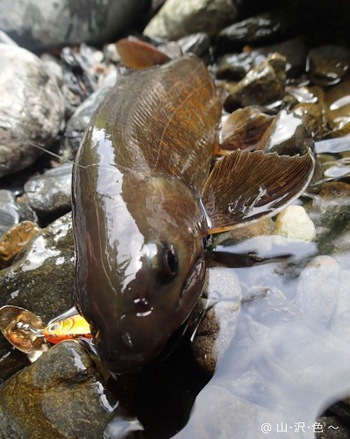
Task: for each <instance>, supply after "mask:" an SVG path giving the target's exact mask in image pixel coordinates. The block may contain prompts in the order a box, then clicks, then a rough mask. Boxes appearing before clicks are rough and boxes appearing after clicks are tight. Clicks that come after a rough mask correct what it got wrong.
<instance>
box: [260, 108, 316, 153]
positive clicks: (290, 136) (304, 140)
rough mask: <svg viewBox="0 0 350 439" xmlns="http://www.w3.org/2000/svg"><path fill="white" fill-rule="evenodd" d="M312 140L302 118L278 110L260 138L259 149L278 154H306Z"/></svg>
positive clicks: (311, 146) (311, 147)
mask: <svg viewBox="0 0 350 439" xmlns="http://www.w3.org/2000/svg"><path fill="white" fill-rule="evenodd" d="M313 145H314V142H313V140H312V138H311V135H310V134H309V133H308V132H307V130H306V128H305V125H304V122H303V119H302V118H301V117H300V116H298V115H296V114H295V113H293V112H289V111H286V110H282V111H280V112H279V113H278V114H277V116H276V117H275V119H274V120H273V122H272V123H271V125H270V126H269V127H268V129H267V130H266V131H265V133H264V135H263V136H262V138H261V141H260V145H259V149H263V150H264V151H265V152H277V153H278V154H280V155H296V154H300V155H303V154H307V153H308V152H309V151H310V149H313Z"/></svg>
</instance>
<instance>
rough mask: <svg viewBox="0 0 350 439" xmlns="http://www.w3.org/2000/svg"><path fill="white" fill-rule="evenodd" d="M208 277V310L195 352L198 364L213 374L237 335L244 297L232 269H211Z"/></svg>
mask: <svg viewBox="0 0 350 439" xmlns="http://www.w3.org/2000/svg"><path fill="white" fill-rule="evenodd" d="M208 278H209V280H208V286H207V292H206V293H205V294H206V295H207V309H206V311H205V314H204V316H203V318H202V320H201V322H200V324H199V326H198V328H197V330H196V333H195V337H194V340H193V343H192V351H193V354H194V356H195V359H196V361H197V362H198V364H199V365H200V366H201V367H203V368H204V369H205V370H206V371H207V372H210V373H213V372H214V370H215V367H216V364H217V362H218V361H219V359H220V358H221V357H222V355H224V353H225V351H226V349H227V347H228V345H229V344H230V342H231V340H232V339H233V337H234V335H235V332H236V325H237V320H238V316H239V312H240V307H241V299H242V295H241V287H240V284H239V279H238V277H237V275H236V274H235V273H234V272H233V271H232V270H227V269H225V268H220V267H215V268H211V269H209V272H208Z"/></svg>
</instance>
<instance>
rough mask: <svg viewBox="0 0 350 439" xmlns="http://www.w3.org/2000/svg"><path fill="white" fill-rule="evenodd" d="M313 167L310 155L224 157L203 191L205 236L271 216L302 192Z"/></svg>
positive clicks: (240, 153)
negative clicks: (206, 215)
mask: <svg viewBox="0 0 350 439" xmlns="http://www.w3.org/2000/svg"><path fill="white" fill-rule="evenodd" d="M314 164H315V161H314V158H313V156H312V155H311V152H310V154H306V155H303V156H299V155H298V156H292V157H290V156H280V155H278V154H276V153H273V154H264V153H263V152H262V151H255V152H248V151H240V150H238V151H234V152H233V153H232V154H230V155H228V156H226V157H224V158H223V159H222V160H221V161H220V162H219V163H217V165H216V166H215V167H214V169H213V171H212V173H211V174H210V176H209V178H208V180H207V182H206V184H205V187H204V192H203V203H204V206H205V208H206V211H207V213H208V216H209V218H210V221H211V224H209V233H210V234H212V233H219V232H222V231H226V230H231V229H233V228H235V227H237V225H238V224H241V223H246V222H248V221H253V220H257V219H259V218H261V217H262V216H272V215H275V214H276V213H278V212H279V211H280V210H282V209H283V208H284V207H285V206H286V205H288V204H289V203H291V202H292V201H293V200H294V199H296V198H297V197H298V196H300V194H301V193H302V192H303V191H304V190H305V188H306V187H307V186H308V184H309V183H310V180H311V178H312V175H313V170H314Z"/></svg>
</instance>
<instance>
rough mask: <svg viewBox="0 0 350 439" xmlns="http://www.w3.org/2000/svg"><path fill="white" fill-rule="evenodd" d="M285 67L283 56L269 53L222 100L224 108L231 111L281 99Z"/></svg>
mask: <svg viewBox="0 0 350 439" xmlns="http://www.w3.org/2000/svg"><path fill="white" fill-rule="evenodd" d="M285 68H286V59H285V57H284V56H282V55H279V54H278V53H274V54H271V55H269V56H268V57H267V58H266V60H265V61H263V62H262V63H261V64H259V65H258V66H257V67H255V68H253V69H251V70H250V71H249V73H248V74H247V75H246V76H245V77H244V78H243V79H242V80H241V81H239V82H238V84H237V85H236V86H235V88H234V90H233V92H232V93H231V94H230V95H229V96H228V97H227V99H226V101H225V102H224V108H225V110H226V111H228V112H232V111H233V110H235V109H236V108H239V107H246V106H248V105H266V104H270V103H272V102H274V101H277V100H279V99H282V98H283V96H284V86H285V80H286V73H285Z"/></svg>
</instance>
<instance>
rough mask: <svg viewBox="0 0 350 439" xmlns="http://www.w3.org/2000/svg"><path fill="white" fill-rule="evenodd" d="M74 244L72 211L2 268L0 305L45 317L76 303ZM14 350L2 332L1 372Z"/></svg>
mask: <svg viewBox="0 0 350 439" xmlns="http://www.w3.org/2000/svg"><path fill="white" fill-rule="evenodd" d="M73 262H74V248H73V234H72V224H71V216H70V214H68V215H66V216H64V217H62V218H60V219H58V220H57V221H55V222H53V223H52V224H51V225H50V226H48V227H47V228H46V229H43V231H42V233H41V234H40V235H38V236H36V237H35V238H34V239H33V240H32V241H31V242H30V243H29V244H28V245H27V247H26V249H25V251H24V252H23V254H21V258H20V259H17V260H16V261H15V262H14V263H13V264H12V265H11V266H10V267H8V268H5V269H3V270H0V306H3V305H16V306H21V307H23V308H25V309H28V310H29V311H32V312H33V313H34V314H37V315H38V316H40V317H41V318H42V320H43V321H45V322H48V321H49V320H50V319H52V318H53V317H56V316H57V315H59V314H61V313H63V312H64V311H67V310H68V309H69V308H71V307H72V305H73V299H72V292H73V288H74V286H73V284H74V264H73ZM11 350H12V348H11V346H10V345H9V343H8V342H7V341H6V340H5V339H4V338H3V337H2V336H1V335H0V358H1V357H3V361H1V363H0V376H3V374H4V373H5V372H4V371H5V370H7V357H6V358H4V356H5V355H6V354H9V352H10V351H11Z"/></svg>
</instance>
